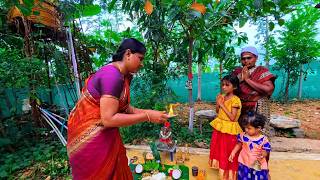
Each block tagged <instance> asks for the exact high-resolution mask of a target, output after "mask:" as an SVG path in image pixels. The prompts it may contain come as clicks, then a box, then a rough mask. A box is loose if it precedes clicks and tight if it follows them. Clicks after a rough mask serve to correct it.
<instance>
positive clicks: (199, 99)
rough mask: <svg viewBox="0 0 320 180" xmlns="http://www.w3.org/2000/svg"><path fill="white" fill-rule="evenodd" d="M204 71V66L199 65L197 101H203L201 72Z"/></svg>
mask: <svg viewBox="0 0 320 180" xmlns="http://www.w3.org/2000/svg"><path fill="white" fill-rule="evenodd" d="M201 71H202V66H201V63H198V97H197V101H201V75H202V74H201V73H202V72H201Z"/></svg>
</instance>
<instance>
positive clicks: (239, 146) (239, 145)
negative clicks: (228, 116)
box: [229, 142, 242, 162]
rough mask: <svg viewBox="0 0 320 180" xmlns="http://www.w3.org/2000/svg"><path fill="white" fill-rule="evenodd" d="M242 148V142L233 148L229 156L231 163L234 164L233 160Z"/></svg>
mask: <svg viewBox="0 0 320 180" xmlns="http://www.w3.org/2000/svg"><path fill="white" fill-rule="evenodd" d="M241 146H242V143H241V142H238V143H237V144H236V146H235V147H234V148H233V150H232V151H231V154H230V156H229V161H230V162H232V161H233V158H234V156H235V155H236V153H237V152H238V151H239V150H240V149H241Z"/></svg>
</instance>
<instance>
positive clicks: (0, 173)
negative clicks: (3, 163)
mask: <svg viewBox="0 0 320 180" xmlns="http://www.w3.org/2000/svg"><path fill="white" fill-rule="evenodd" d="M8 175H9V174H8V173H7V172H6V171H5V170H1V171H0V177H1V178H5V177H8Z"/></svg>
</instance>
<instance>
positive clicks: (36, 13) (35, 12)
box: [32, 11, 40, 16]
mask: <svg viewBox="0 0 320 180" xmlns="http://www.w3.org/2000/svg"><path fill="white" fill-rule="evenodd" d="M32 14H33V15H35V16H39V15H40V12H39V11H33V12H32Z"/></svg>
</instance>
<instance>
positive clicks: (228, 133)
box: [209, 95, 242, 173]
mask: <svg viewBox="0 0 320 180" xmlns="http://www.w3.org/2000/svg"><path fill="white" fill-rule="evenodd" d="M224 106H225V107H226V109H227V110H228V111H229V112H231V111H232V108H237V109H238V113H237V116H236V119H235V120H234V121H231V120H230V118H229V117H228V115H227V114H226V113H225V112H224V110H223V109H222V108H220V109H219V112H218V115H217V118H215V119H214V120H213V121H212V122H210V125H211V126H212V127H213V128H214V130H213V132H212V137H211V143H210V156H209V158H210V166H213V167H217V168H219V169H222V170H224V171H225V173H228V172H227V171H232V173H236V172H237V170H238V154H236V157H235V158H234V160H233V162H229V161H228V158H229V155H230V154H231V151H232V150H233V148H234V147H235V145H236V144H237V135H238V134H239V133H241V132H242V129H241V127H240V125H239V123H238V119H239V117H240V114H241V101H240V99H239V97H237V96H235V95H234V96H233V97H232V98H230V99H228V100H226V101H225V102H224Z"/></svg>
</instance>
